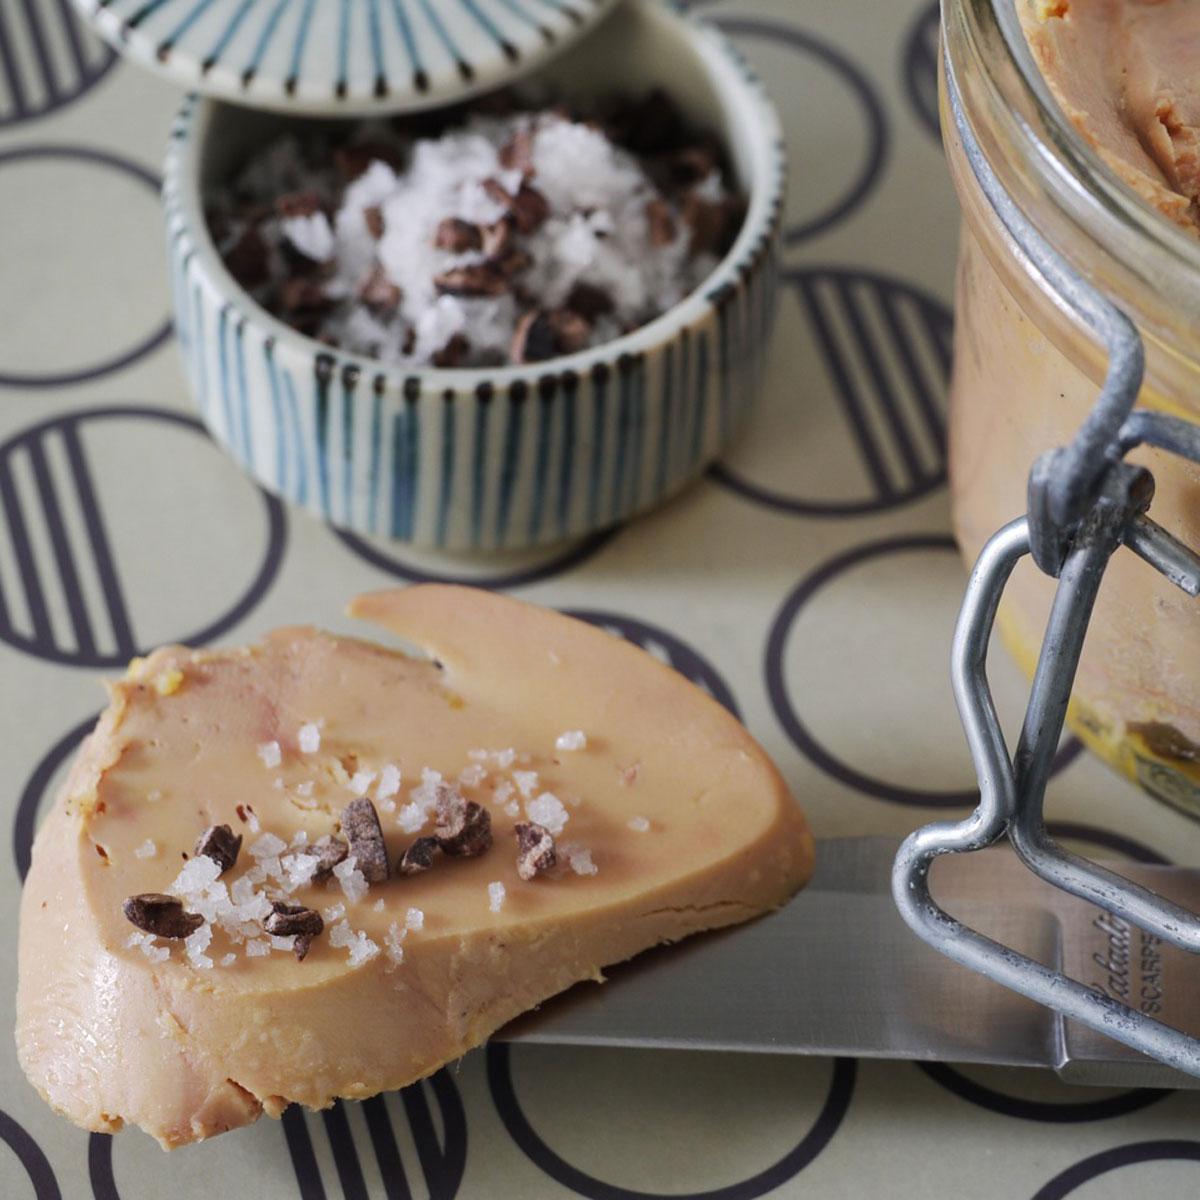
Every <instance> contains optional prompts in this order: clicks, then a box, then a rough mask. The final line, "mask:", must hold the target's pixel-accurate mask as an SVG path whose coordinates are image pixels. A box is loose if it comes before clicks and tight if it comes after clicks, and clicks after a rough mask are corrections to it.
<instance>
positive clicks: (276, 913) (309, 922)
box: [263, 900, 325, 938]
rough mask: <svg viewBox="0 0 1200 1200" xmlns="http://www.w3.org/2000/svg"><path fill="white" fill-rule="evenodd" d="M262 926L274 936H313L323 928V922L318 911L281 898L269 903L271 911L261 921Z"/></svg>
mask: <svg viewBox="0 0 1200 1200" xmlns="http://www.w3.org/2000/svg"><path fill="white" fill-rule="evenodd" d="M263 928H264V929H265V930H266V931H267V932H268V933H272V934H274V935H275V936H276V937H293V936H301V937H308V938H314V937H316V936H317V934H319V933H320V932H321V930H323V929H324V928H325V922H324V921H323V920H322V919H321V914H320V913H319V912H314V911H313V909H311V908H305V907H304V905H303V904H285V903H284V902H283V901H282V900H275V901H272V903H271V913H270V915H269V916H268V917H267V919H266V920H265V921H264V922H263Z"/></svg>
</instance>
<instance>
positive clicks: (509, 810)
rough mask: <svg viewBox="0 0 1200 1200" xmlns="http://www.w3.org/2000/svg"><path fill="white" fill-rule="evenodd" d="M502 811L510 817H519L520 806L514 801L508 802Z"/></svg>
mask: <svg viewBox="0 0 1200 1200" xmlns="http://www.w3.org/2000/svg"><path fill="white" fill-rule="evenodd" d="M504 811H505V813H506V814H507V815H508V816H510V817H519V816H520V815H521V806H520V805H519V804H518V803H517V802H516V801H515V800H510V801H509V802H508V803H507V804H506V805H505V806H504Z"/></svg>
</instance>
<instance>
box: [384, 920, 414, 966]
mask: <svg viewBox="0 0 1200 1200" xmlns="http://www.w3.org/2000/svg"><path fill="white" fill-rule="evenodd" d="M406 933H408V930H407V929H401V928H400V926H399V925H397V924H396V922H395V921H393V922H392V923H391V924H390V925H389V926H388V931H387V937H386V938H384V941H383V944H384V948H385V949H386V950H387V956H388V958H390V959H391V960H392V962H394V963H396V964H400V963H402V962H403V961H404V935H405V934H406Z"/></svg>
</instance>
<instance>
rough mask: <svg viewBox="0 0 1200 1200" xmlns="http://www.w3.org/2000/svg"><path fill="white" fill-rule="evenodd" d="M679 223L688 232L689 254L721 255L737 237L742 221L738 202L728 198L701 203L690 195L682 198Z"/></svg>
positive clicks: (701, 200) (692, 194) (740, 207)
mask: <svg viewBox="0 0 1200 1200" xmlns="http://www.w3.org/2000/svg"><path fill="white" fill-rule="evenodd" d="M680 215H681V216H682V217H683V223H684V224H685V225H686V226H687V227H688V228H689V229H690V230H691V231H692V237H691V243H690V248H691V252H692V253H693V254H705V253H718V254H719V253H722V252H724V251H725V250H727V249H728V248H729V246H730V244H731V243H732V241H733V239H734V237H735V236H736V234H737V230H738V225H739V224H740V222H741V219H742V203H741V201H740V200H737V199H734V198H732V197H731V198H730V199H727V200H718V201H716V202H713V201H710V200H703V199H701V198H700V197H699V196H697V195H696V194H695V192H692V193H691V194H690V195H688V196H687V197H685V198H684V201H683V207H682V210H681V214H680Z"/></svg>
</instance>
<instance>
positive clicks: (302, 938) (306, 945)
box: [292, 933, 313, 962]
mask: <svg viewBox="0 0 1200 1200" xmlns="http://www.w3.org/2000/svg"><path fill="white" fill-rule="evenodd" d="M312 944H313V935H312V934H311V933H298V934H296V940H295V941H294V942H293V943H292V953H293V954H294V955H295V956H296V961H297V962H303V961H304V960H305V959H306V958H307V957H308V952H309V950H311V949H312Z"/></svg>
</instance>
